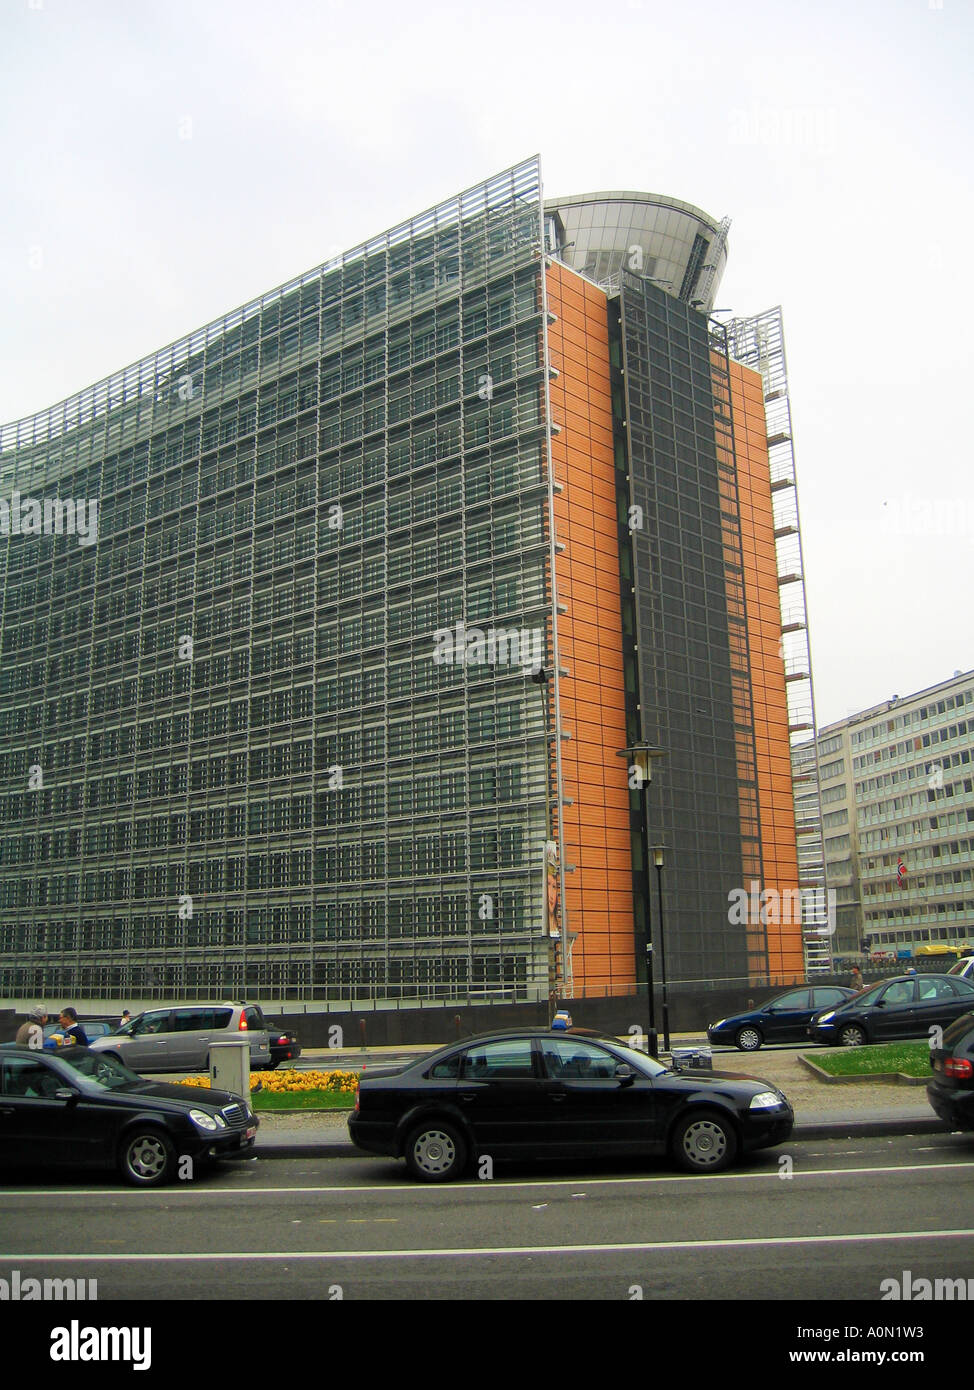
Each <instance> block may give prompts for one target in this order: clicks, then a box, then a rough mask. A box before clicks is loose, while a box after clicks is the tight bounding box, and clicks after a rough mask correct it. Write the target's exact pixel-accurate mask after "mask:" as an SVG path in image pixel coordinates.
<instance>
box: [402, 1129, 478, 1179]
mask: <svg viewBox="0 0 974 1390" xmlns="http://www.w3.org/2000/svg"><path fill="white" fill-rule="evenodd" d="M405 1158H406V1167H407V1168H408V1169H409V1171H410V1172H411V1173H412V1175H413V1177H414V1178H422V1179H423V1180H424V1181H425V1182H449V1181H450V1179H451V1178H456V1177H459V1175H460V1174H461V1173H462V1172H463V1169H464V1167H465V1166H466V1162H467V1146H466V1144H465V1143H464V1140H463V1136H462V1135H461V1134H460V1131H459V1130H457V1129H455V1128H454V1126H453V1125H450V1124H447V1123H446V1122H445V1121H443V1120H430V1121H428V1122H427V1123H426V1124H422V1125H418V1126H417V1127H416V1129H414V1130H413V1132H412V1133H411V1134H410V1136H409V1138H408V1139H407V1140H406V1150H405Z"/></svg>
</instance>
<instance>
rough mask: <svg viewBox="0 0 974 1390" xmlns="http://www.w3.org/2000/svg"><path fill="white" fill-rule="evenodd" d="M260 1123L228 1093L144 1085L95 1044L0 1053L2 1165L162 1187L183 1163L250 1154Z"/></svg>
mask: <svg viewBox="0 0 974 1390" xmlns="http://www.w3.org/2000/svg"><path fill="white" fill-rule="evenodd" d="M257 1124H258V1121H257V1117H256V1116H255V1115H254V1113H253V1111H252V1110H251V1109H250V1105H249V1103H248V1102H247V1101H245V1100H243V1099H242V1098H241V1097H240V1096H235V1095H232V1094H231V1093H230V1092H229V1091H213V1090H206V1089H204V1088H203V1087H197V1086H175V1085H169V1084H167V1083H166V1082H162V1081H145V1080H143V1078H142V1077H141V1076H138V1075H137V1074H136V1073H135V1072H134V1071H131V1070H130V1069H129V1068H128V1067H126V1066H124V1065H123V1064H122V1063H121V1062H119V1061H118V1060H117V1058H115V1057H113V1056H111V1055H106V1054H105V1053H104V1052H96V1051H95V1050H94V1049H93V1048H88V1047H77V1046H75V1047H70V1048H65V1049H64V1050H63V1051H58V1052H43V1051H39V1050H36V1049H32V1048H29V1047H18V1046H17V1045H16V1044H15V1043H6V1044H4V1045H3V1047H0V1164H4V1165H6V1166H10V1167H30V1168H33V1167H35V1166H47V1165H50V1166H56V1167H70V1168H117V1169H118V1171H119V1172H120V1174H121V1175H122V1177H123V1178H124V1179H125V1181H126V1182H128V1183H130V1184H132V1185H133V1186H135V1187H157V1186H159V1185H160V1184H162V1183H165V1182H167V1181H168V1180H169V1179H170V1178H171V1177H172V1176H173V1174H174V1173H175V1171H176V1166H177V1163H178V1160H179V1158H180V1157H181V1156H184V1155H188V1156H189V1157H191V1158H193V1159H194V1160H196V1161H205V1160H207V1159H213V1158H221V1157H226V1156H227V1155H230V1154H240V1153H242V1152H246V1151H247V1150H248V1149H251V1148H252V1147H253V1144H254V1139H255V1137H256V1134H257Z"/></svg>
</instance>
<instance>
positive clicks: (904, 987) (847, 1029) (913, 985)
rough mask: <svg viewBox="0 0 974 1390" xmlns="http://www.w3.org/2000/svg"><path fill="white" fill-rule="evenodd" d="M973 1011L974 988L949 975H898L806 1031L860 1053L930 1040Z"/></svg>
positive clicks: (814, 1022)
mask: <svg viewBox="0 0 974 1390" xmlns="http://www.w3.org/2000/svg"><path fill="white" fill-rule="evenodd" d="M969 1009H974V985H972V984H970V983H969V982H968V981H967V980H958V979H952V978H951V977H950V976H948V975H897V976H895V977H894V978H893V979H891V980H881V981H880V982H879V984H876V985H872V986H870V988H869V989H864V990H862V991H861V992H860V993H859V994H857V995H856V997H855V998H854V999H849V1000H848V1001H847V1002H846V1003H845V1004H840V1005H839V1006H838V1008H835V1009H827V1010H826V1011H825V1013H821V1014H818V1015H817V1017H815V1018H813V1019H812V1022H811V1023H810V1024H809V1026H808V1035H809V1037H810V1038H814V1040H815V1041H816V1042H820V1043H828V1044H830V1045H832V1046H834V1045H836V1044H839V1045H841V1046H843V1047H861V1046H862V1044H863V1043H874V1042H889V1041H891V1040H892V1039H895V1038H926V1037H929V1034H930V1029H931V1028H933V1027H940V1028H947V1027H949V1026H950V1024H951V1023H953V1022H954V1020H955V1019H956V1018H959V1017H960V1015H961V1014H963V1013H967V1011H968V1010H969Z"/></svg>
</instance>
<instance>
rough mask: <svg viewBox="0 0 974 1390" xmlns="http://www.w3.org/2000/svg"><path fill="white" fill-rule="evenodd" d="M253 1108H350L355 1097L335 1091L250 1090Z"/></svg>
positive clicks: (353, 1103)
mask: <svg viewBox="0 0 974 1390" xmlns="http://www.w3.org/2000/svg"><path fill="white" fill-rule="evenodd" d="M250 1103H251V1105H252V1106H253V1107H254V1109H255V1110H351V1109H352V1108H353V1107H354V1105H355V1097H354V1096H349V1095H341V1094H339V1093H337V1092H335V1091H251V1093H250Z"/></svg>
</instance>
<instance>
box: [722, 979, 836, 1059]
mask: <svg viewBox="0 0 974 1390" xmlns="http://www.w3.org/2000/svg"><path fill="white" fill-rule="evenodd" d="M857 992H858V991H857V990H854V989H849V988H847V986H845V985H802V986H801V988H799V989H790V990H789V991H788V992H787V994H778V995H776V996H775V997H774V999H769V1000H767V1002H766V1003H764V1004H760V1005H759V1006H758V1007H757V1008H756V1009H748V1010H747V1012H746V1013H742V1014H731V1015H730V1017H729V1018H721V1019H719V1020H718V1021H717V1022H716V1023H709V1024H708V1025H707V1037H708V1039H709V1041H710V1042H711V1043H716V1044H721V1043H723V1044H725V1045H726V1046H728V1047H729V1046H731V1045H733V1046H734V1047H736V1048H739V1049H740V1051H741V1052H756V1051H757V1049H758V1048H759V1047H760V1046H761V1045H762V1043H783V1042H805V1041H806V1039H807V1037H808V1025H809V1023H811V1021H812V1019H813V1017H814V1016H815V1014H817V1013H821V1012H822V1010H823V1009H827V1008H829V1007H830V1006H831V1005H834V1004H841V1003H843V1002H844V1001H845V1000H846V999H852V998H853V997H854V996H855V994H856V993H857Z"/></svg>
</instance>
